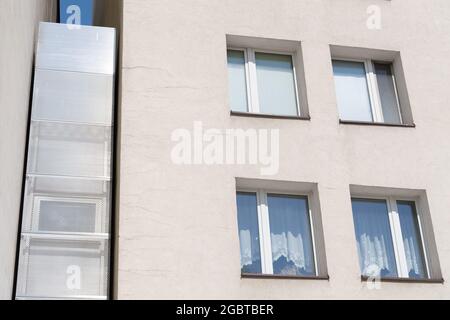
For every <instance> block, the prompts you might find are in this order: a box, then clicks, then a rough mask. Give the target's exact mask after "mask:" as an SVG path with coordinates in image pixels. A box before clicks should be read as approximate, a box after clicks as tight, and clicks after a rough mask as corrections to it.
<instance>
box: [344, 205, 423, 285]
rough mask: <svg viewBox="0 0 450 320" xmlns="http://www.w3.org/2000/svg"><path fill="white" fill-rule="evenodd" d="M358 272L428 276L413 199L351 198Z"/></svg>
mask: <svg viewBox="0 0 450 320" xmlns="http://www.w3.org/2000/svg"><path fill="white" fill-rule="evenodd" d="M352 209H353V219H354V225H355V234H356V241H357V247H358V254H359V262H360V267H361V272H362V274H363V275H365V276H369V275H370V276H374V275H376V274H379V275H380V276H381V277H382V278H383V277H385V278H413V279H425V278H429V272H428V268H427V263H426V255H425V254H426V253H425V250H424V245H423V242H422V239H423V237H422V230H421V223H420V218H419V215H418V214H417V212H416V204H415V202H414V201H403V200H397V199H394V198H387V199H361V198H353V199H352Z"/></svg>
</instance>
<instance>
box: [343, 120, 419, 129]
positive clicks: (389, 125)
mask: <svg viewBox="0 0 450 320" xmlns="http://www.w3.org/2000/svg"><path fill="white" fill-rule="evenodd" d="M339 123H340V124H350V125H361V126H378V127H397V128H415V127H416V125H415V124H414V123H413V124H395V123H383V122H371V121H353V120H339Z"/></svg>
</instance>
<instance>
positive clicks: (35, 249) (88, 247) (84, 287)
mask: <svg viewBox="0 0 450 320" xmlns="http://www.w3.org/2000/svg"><path fill="white" fill-rule="evenodd" d="M107 243H108V242H107V240H92V241H91V240H63V239H52V240H50V239H40V238H33V237H28V236H23V237H22V243H21V251H20V252H21V263H22V264H25V263H26V268H25V266H24V267H23V268H21V272H20V273H19V278H18V284H17V295H18V296H22V297H31V298H32V297H38V298H39V297H41V298H70V297H72V298H76V297H80V296H94V297H98V296H102V297H106V295H107V292H106V291H107V288H108V285H107V281H108V277H107V270H108V269H107V268H108V245H107Z"/></svg>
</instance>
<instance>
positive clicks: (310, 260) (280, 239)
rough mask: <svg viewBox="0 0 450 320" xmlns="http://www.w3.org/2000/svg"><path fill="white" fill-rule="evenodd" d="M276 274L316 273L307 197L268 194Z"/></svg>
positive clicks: (273, 260) (274, 270)
mask: <svg viewBox="0 0 450 320" xmlns="http://www.w3.org/2000/svg"><path fill="white" fill-rule="evenodd" d="M267 198H268V206H269V219H270V233H271V234H270V236H271V244H272V262H273V272H274V274H289V275H313V274H315V266H314V254H313V246H312V238H311V229H310V222H309V212H308V211H309V210H308V203H307V199H306V198H304V197H294V196H281V195H268V197H267Z"/></svg>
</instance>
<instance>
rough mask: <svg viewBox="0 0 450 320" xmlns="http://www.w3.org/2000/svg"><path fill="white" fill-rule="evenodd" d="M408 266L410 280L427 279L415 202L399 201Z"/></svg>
mask: <svg viewBox="0 0 450 320" xmlns="http://www.w3.org/2000/svg"><path fill="white" fill-rule="evenodd" d="M397 208H398V214H399V216H400V226H401V229H402V236H403V245H404V247H405V255H406V265H407V267H408V276H409V277H410V278H426V270H425V259H424V256H423V248H422V241H421V238H420V232H419V223H418V217H417V213H416V208H415V204H414V202H409V201H397Z"/></svg>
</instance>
